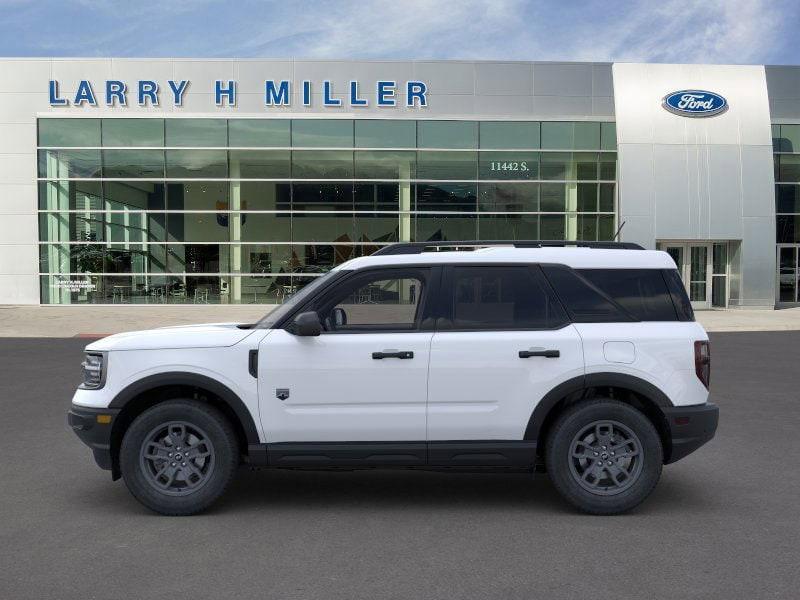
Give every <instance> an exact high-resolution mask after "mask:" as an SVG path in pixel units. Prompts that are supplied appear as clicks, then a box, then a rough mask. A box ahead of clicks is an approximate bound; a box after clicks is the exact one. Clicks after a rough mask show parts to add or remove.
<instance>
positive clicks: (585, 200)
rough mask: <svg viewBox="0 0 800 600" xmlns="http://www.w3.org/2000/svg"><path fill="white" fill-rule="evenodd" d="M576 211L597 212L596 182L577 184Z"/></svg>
mask: <svg viewBox="0 0 800 600" xmlns="http://www.w3.org/2000/svg"><path fill="white" fill-rule="evenodd" d="M578 212H597V184H596V183H579V184H578Z"/></svg>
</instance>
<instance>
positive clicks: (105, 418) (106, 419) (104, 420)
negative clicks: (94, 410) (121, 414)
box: [97, 415, 111, 425]
mask: <svg viewBox="0 0 800 600" xmlns="http://www.w3.org/2000/svg"><path fill="white" fill-rule="evenodd" d="M97 422H98V423H100V424H101V425H108V424H109V423H111V415H97Z"/></svg>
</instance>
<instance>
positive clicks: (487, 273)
mask: <svg viewBox="0 0 800 600" xmlns="http://www.w3.org/2000/svg"><path fill="white" fill-rule="evenodd" d="M449 309H450V314H451V315H452V325H453V329H482V330H483V329H488V330H507V329H549V328H553V327H558V326H560V325H563V324H564V323H566V321H567V318H566V315H565V314H564V310H563V309H562V308H561V306H559V305H558V304H557V303H556V302H555V301H554V300H553V299H552V298H551V297H550V295H549V294H548V293H547V292H546V291H545V289H544V288H543V287H542V285H541V284H540V283H539V281H538V279H537V277H536V276H535V275H534V273H533V272H532V271H531V269H530V268H528V267H454V268H453V270H452V287H451V295H450V307H449Z"/></svg>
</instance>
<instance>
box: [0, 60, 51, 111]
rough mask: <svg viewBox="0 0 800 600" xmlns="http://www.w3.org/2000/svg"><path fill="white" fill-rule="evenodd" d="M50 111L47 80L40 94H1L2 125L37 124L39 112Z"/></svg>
mask: <svg viewBox="0 0 800 600" xmlns="http://www.w3.org/2000/svg"><path fill="white" fill-rule="evenodd" d="M0 65H2V63H0ZM50 110H51V108H50V104H49V97H48V93H47V80H46V79H45V80H43V81H42V82H41V90H40V91H39V92H19V93H12V92H7V93H3V94H0V123H35V122H36V113H37V112H48V111H50Z"/></svg>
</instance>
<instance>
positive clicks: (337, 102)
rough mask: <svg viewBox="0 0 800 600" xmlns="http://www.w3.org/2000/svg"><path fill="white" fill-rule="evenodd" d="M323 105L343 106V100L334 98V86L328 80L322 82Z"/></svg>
mask: <svg viewBox="0 0 800 600" xmlns="http://www.w3.org/2000/svg"><path fill="white" fill-rule="evenodd" d="M322 104H324V105H325V106H341V105H342V99H341V98H334V97H333V84H331V82H330V81H328V80H327V79H326V80H325V81H323V82H322Z"/></svg>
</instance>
